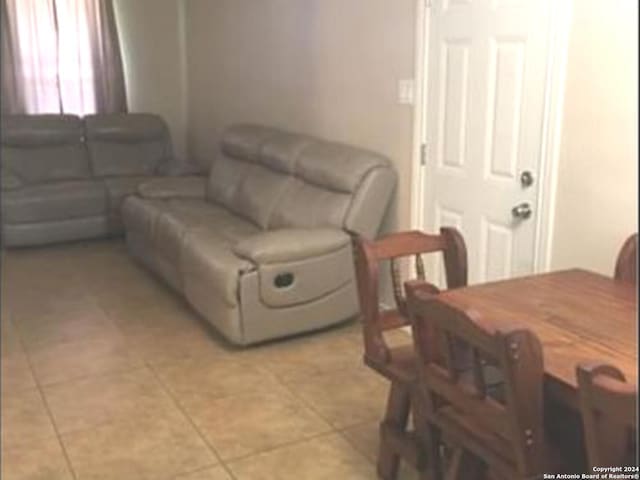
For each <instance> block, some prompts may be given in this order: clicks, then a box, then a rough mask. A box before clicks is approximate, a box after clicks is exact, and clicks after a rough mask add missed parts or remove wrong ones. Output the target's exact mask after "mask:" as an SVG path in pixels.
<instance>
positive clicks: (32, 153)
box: [0, 114, 186, 247]
mask: <svg viewBox="0 0 640 480" xmlns="http://www.w3.org/2000/svg"><path fill="white" fill-rule="evenodd" d="M0 131H1V138H2V141H1V145H2V149H1V152H0V160H1V166H2V170H1V172H0V176H1V179H2V240H3V244H4V245H5V246H9V247H11V246H29V245H43V244H48V243H53V242H59V241H67V240H78V239H87V238H96V237H103V236H108V235H114V234H118V233H120V234H121V233H122V231H123V229H122V221H121V216H120V205H121V203H122V200H123V199H124V197H126V196H127V195H129V194H131V193H133V192H135V191H136V189H137V187H138V185H139V184H140V183H141V182H143V181H146V180H149V179H151V178H155V177H157V176H160V175H167V174H176V173H180V172H179V164H178V163H177V162H176V161H175V159H174V156H173V149H172V145H171V138H170V135H169V131H168V128H167V126H166V124H165V122H164V121H163V120H162V118H160V117H158V116H156V115H151V114H123V115H91V116H87V117H85V118H84V119H81V118H79V117H77V116H74V115H11V116H5V117H3V118H2V125H1V130H0ZM183 173H186V171H185V172H183Z"/></svg>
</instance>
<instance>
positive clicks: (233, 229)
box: [154, 199, 259, 262]
mask: <svg viewBox="0 0 640 480" xmlns="http://www.w3.org/2000/svg"><path fill="white" fill-rule="evenodd" d="M200 230H203V231H206V232H207V233H208V235H209V236H210V237H211V238H216V242H218V243H220V245H226V246H227V247H226V248H227V249H228V250H229V251H231V244H232V243H234V242H237V241H238V240H241V239H244V238H246V237H248V236H250V235H253V234H255V233H257V232H258V231H259V229H258V228H257V227H256V226H255V225H253V224H251V223H249V222H247V221H246V220H243V219H242V218H239V217H237V216H235V215H234V214H232V213H230V212H228V211H227V210H225V209H224V208H221V207H217V206H215V205H212V204H211V203H209V202H207V201H203V200H197V199H174V200H169V201H168V202H167V203H166V205H165V207H164V208H163V209H162V212H161V213H160V215H159V216H158V218H157V220H156V224H155V231H154V238H155V246H156V249H157V251H158V252H159V253H161V254H162V255H163V256H165V257H167V258H170V259H172V260H174V261H176V262H178V261H179V258H180V253H181V251H182V248H183V239H184V237H185V235H186V234H187V233H190V232H195V231H200Z"/></svg>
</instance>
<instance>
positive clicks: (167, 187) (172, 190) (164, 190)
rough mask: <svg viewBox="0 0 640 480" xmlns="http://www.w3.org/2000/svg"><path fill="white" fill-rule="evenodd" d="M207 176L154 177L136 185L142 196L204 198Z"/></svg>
mask: <svg viewBox="0 0 640 480" xmlns="http://www.w3.org/2000/svg"><path fill="white" fill-rule="evenodd" d="M206 185H207V177H206V176H203V175H198V176H195V175H192V176H188V177H166V178H154V179H153V180H149V181H148V182H143V183H141V184H140V185H138V194H139V195H140V196H141V197H143V198H158V199H166V198H176V197H179V198H204V197H205V191H206Z"/></svg>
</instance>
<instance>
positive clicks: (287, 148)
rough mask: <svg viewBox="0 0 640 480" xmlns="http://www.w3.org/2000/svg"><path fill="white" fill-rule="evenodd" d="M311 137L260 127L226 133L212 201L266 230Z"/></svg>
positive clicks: (234, 128) (214, 170)
mask: <svg viewBox="0 0 640 480" xmlns="http://www.w3.org/2000/svg"><path fill="white" fill-rule="evenodd" d="M312 141H313V139H311V138H310V137H307V136H304V135H296V134H292V133H287V132H283V131H280V130H278V129H275V128H268V127H262V126H257V125H235V126H232V127H230V128H229V129H227V131H225V133H224V135H223V138H222V141H221V150H222V154H221V155H220V157H219V158H217V159H216V161H215V162H214V164H213V167H212V170H211V175H210V182H209V190H208V191H209V198H211V199H212V200H214V201H215V202H218V203H221V204H222V205H224V206H225V207H227V208H229V209H230V210H232V211H234V212H235V213H237V214H238V215H242V216H243V217H245V218H246V219H248V220H250V221H252V222H253V223H255V224H256V225H258V226H259V227H261V228H266V227H267V226H268V224H269V218H270V216H271V212H272V211H273V208H274V207H275V205H276V204H277V202H278V200H279V199H280V197H281V196H282V195H283V193H284V192H285V190H286V189H287V187H288V185H289V183H290V182H291V180H292V174H293V172H294V171H295V168H296V163H297V160H298V157H299V155H300V153H301V152H302V151H303V150H304V149H305V148H306V147H307V146H308V145H309V144H310V143H311V142H312Z"/></svg>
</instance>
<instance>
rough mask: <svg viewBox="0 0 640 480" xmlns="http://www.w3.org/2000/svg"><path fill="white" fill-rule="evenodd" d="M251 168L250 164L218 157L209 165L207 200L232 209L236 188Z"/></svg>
mask: <svg viewBox="0 0 640 480" xmlns="http://www.w3.org/2000/svg"><path fill="white" fill-rule="evenodd" d="M251 167H252V165H251V163H249V162H244V161H241V160H235V159H233V158H231V157H228V156H226V155H224V154H221V155H218V157H217V158H216V159H215V160H214V162H213V164H212V165H211V170H210V172H209V182H208V183H207V198H208V199H209V200H211V201H213V202H215V203H219V204H220V205H223V206H225V207H227V208H232V207H233V203H234V201H235V199H236V194H237V191H238V187H239V186H240V183H241V182H242V180H244V179H245V177H246V176H247V172H248V171H249V169H250V168H251Z"/></svg>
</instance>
